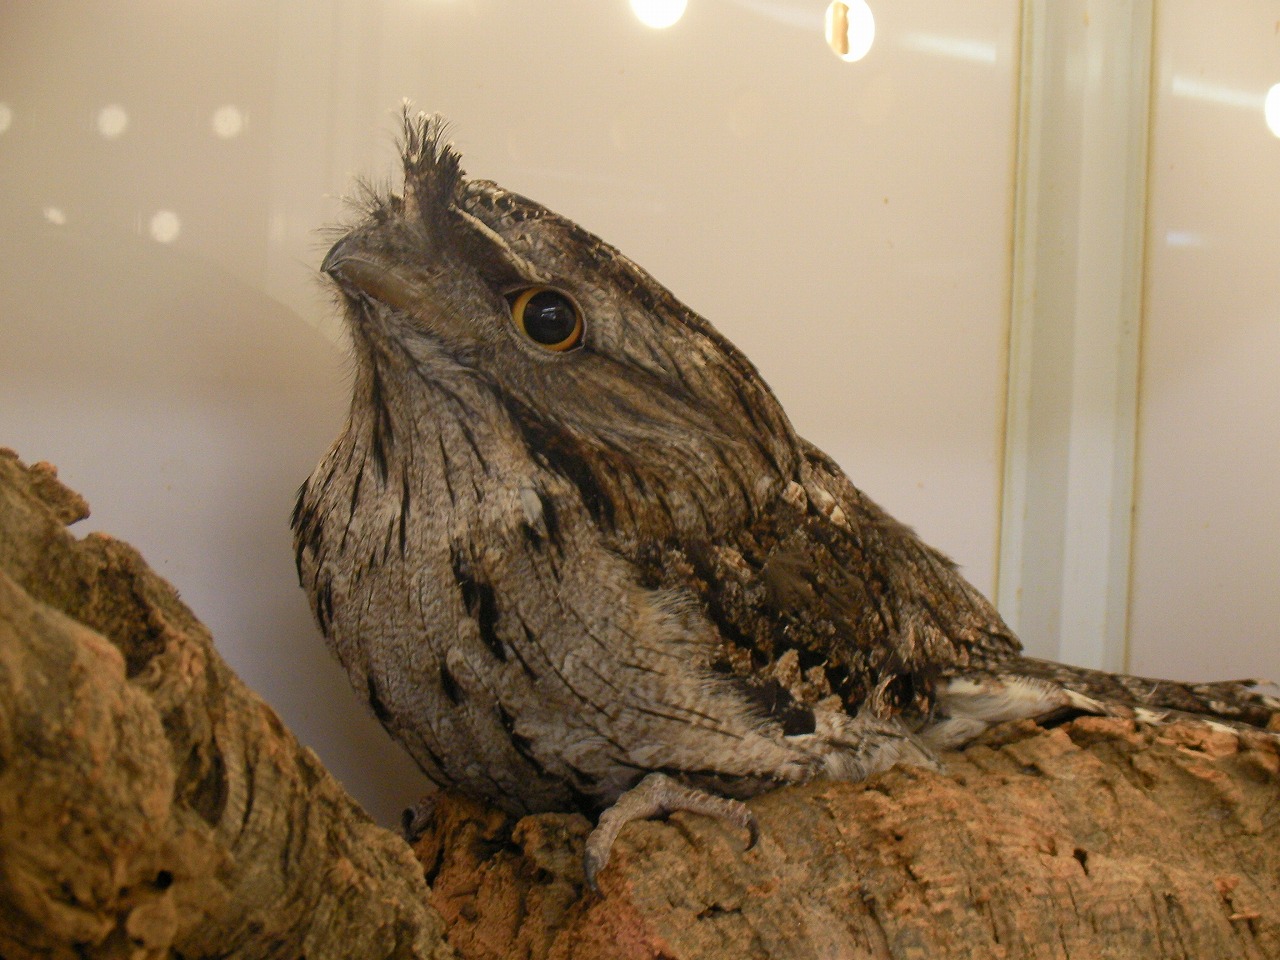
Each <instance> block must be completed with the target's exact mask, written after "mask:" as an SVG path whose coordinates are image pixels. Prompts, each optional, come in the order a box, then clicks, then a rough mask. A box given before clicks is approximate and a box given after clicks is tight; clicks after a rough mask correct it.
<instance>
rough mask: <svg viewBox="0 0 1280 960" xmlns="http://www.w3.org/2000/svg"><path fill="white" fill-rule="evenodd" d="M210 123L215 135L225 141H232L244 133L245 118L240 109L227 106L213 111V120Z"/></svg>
mask: <svg viewBox="0 0 1280 960" xmlns="http://www.w3.org/2000/svg"><path fill="white" fill-rule="evenodd" d="M210 123H211V124H212V126H213V132H214V133H215V134H217V135H218V136H220V137H221V138H222V139H223V140H230V139H231V138H232V137H238V136H240V134H241V133H243V132H244V124H245V117H244V113H242V112H241V110H240V108H239V107H233V106H232V105H231V104H227V105H226V106H225V107H219V108H218V109H217V110H215V111H213V119H212V120H211V121H210Z"/></svg>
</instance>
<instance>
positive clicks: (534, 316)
mask: <svg viewBox="0 0 1280 960" xmlns="http://www.w3.org/2000/svg"><path fill="white" fill-rule="evenodd" d="M511 320H512V322H513V323H515V325H516V328H517V329H518V330H519V331H520V332H521V333H523V334H524V335H525V336H526V337H528V338H529V339H530V340H532V341H533V342H534V343H536V344H537V345H538V346H540V347H545V348H546V349H547V350H554V351H556V352H557V353H563V352H564V351H566V350H572V349H573V348H574V347H577V346H581V344H582V332H583V323H582V311H581V310H579V309H578V305H577V304H576V303H574V302H573V301H572V300H570V299H569V298H568V297H567V296H565V295H564V294H563V293H561V292H560V291H559V290H553V289H552V288H550V287H530V288H529V289H528V290H522V291H520V292H519V293H517V294H514V295H513V296H512V298H511Z"/></svg>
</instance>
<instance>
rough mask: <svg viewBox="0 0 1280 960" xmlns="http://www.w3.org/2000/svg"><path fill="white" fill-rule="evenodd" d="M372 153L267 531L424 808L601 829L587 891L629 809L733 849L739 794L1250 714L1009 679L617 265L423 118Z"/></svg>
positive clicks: (996, 639)
mask: <svg viewBox="0 0 1280 960" xmlns="http://www.w3.org/2000/svg"><path fill="white" fill-rule="evenodd" d="M403 163H404V185H403V189H402V190H401V192H400V193H398V194H397V193H392V192H377V191H373V190H367V191H366V193H367V196H366V197H365V198H364V202H363V209H362V213H361V218H360V220H359V222H358V223H356V224H355V225H354V226H352V227H350V229H348V230H347V231H346V232H345V235H343V236H342V237H341V239H340V240H338V242H337V243H336V244H335V245H334V246H333V248H332V249H331V250H330V251H329V253H328V256H327V257H326V258H325V260H324V263H323V266H322V268H321V269H322V270H323V272H324V273H326V274H327V275H328V276H329V277H330V278H332V281H333V283H334V284H335V286H336V289H337V291H338V293H339V296H340V300H341V303H342V306H343V309H344V310H345V313H346V318H347V321H348V323H349V326H350V333H351V347H352V351H353V353H354V384H353V396H352V402H351V409H350V415H349V419H348V420H347V423H346V425H345V427H344V428H343V429H342V431H341V434H340V435H339V437H338V439H337V441H336V442H335V443H334V445H333V447H332V448H331V449H330V450H329V452H328V453H327V454H326V455H325V456H324V458H323V459H322V460H321V461H320V463H319V465H318V466H317V467H316V469H315V471H314V472H313V473H312V474H311V476H310V478H309V479H308V480H307V481H306V482H305V483H304V484H303V485H302V488H301V490H300V491H299V494H298V499H297V506H296V508H295V510H294V513H293V531H294V541H295V546H296V551H297V566H298V574H299V578H300V580H301V583H302V586H303V588H304V589H305V590H306V592H307V594H308V595H309V597H310V600H311V605H312V608H313V610H314V614H315V619H316V622H317V623H318V624H319V627H320V629H321V631H322V632H323V633H324V635H325V637H326V638H327V640H328V643H329V644H330V646H331V647H332V649H333V650H334V651H335V652H336V654H337V656H338V658H339V660H340V661H341V662H342V664H343V666H344V667H345V668H346V670H347V673H348V674H349V676H350V679H351V682H352V684H353V685H354V687H355V689H356V691H357V692H358V693H359V695H360V696H361V697H363V698H364V699H365V700H366V701H367V702H368V704H369V705H370V707H371V708H372V710H373V712H374V713H375V714H376V715H377V717H378V719H379V720H380V721H381V722H382V723H383V724H384V725H385V726H386V728H387V729H388V730H389V731H390V733H391V734H392V736H394V737H395V738H396V739H397V740H398V741H399V742H400V743H401V744H403V745H404V747H405V748H406V749H407V750H408V751H409V753H410V754H412V756H413V758H414V759H415V760H416V761H417V763H418V764H419V765H420V766H421V767H422V769H423V770H424V771H426V773H427V774H428V776H429V777H430V778H431V779H432V780H433V781H435V782H436V783H438V784H439V785H441V786H442V787H447V788H450V789H453V790H458V791H462V792H464V793H467V794H470V795H473V796H475V797H479V798H483V799H485V800H487V801H490V802H492V803H494V804H496V805H498V806H499V807H501V808H503V809H504V810H507V811H509V812H511V813H513V814H525V813H529V812H537V811H553V810H570V809H581V810H583V811H584V812H587V813H588V814H596V813H599V812H600V811H605V812H604V813H603V815H602V816H601V818H600V821H599V825H598V826H597V828H596V830H595V831H594V832H593V834H592V835H591V837H590V839H589V842H588V849H587V870H588V875H589V877H590V878H592V879H594V877H595V874H596V872H597V871H598V870H599V869H600V868H601V867H602V866H603V864H604V862H605V860H606V859H607V856H608V852H609V848H610V845H611V844H612V842H613V839H614V838H615V836H616V834H617V831H618V829H619V828H620V827H621V826H622V825H623V824H624V823H626V822H627V821H629V820H631V819H634V818H636V817H650V816H655V815H661V814H663V813H667V812H670V811H673V810H677V809H684V810H692V811H697V812H702V813H708V814H712V815H716V816H721V817H727V818H729V819H730V820H732V821H734V822H737V823H739V824H741V825H742V826H743V827H745V828H747V829H749V830H751V832H752V836H753V837H754V831H755V823H754V819H753V818H752V815H751V813H750V811H749V810H748V808H747V807H746V806H745V804H743V803H742V800H743V799H745V798H748V797H750V796H752V795H754V794H756V793H758V792H760V791H763V790H766V789H769V788H771V787H774V786H776V785H779V784H786V783H797V782H801V781H806V780H810V779H812V778H814V777H832V778H838V779H844V780H857V779H861V778H864V777H867V776H868V775H870V774H872V773H874V772H876V771H879V770H883V769H885V768H887V767H889V766H891V765H893V764H895V763H898V762H906V763H913V764H935V763H936V762H937V760H936V757H937V755H938V751H940V750H942V749H944V748H948V747H953V746H955V745H958V744H961V743H963V742H965V741H967V740H969V739H971V738H973V737H974V736H976V735H977V734H978V733H980V732H981V731H982V730H984V729H985V728H986V727H988V726H989V725H990V724H992V723H996V722H1000V721H1004V720H1011V719H1015V718H1022V717H1034V718H1052V717H1057V716H1062V715H1064V714H1068V713H1072V712H1080V711H1084V712H1097V713H1128V714H1129V715H1135V714H1136V715H1137V716H1139V717H1142V718H1147V719H1158V718H1159V717H1161V716H1165V715H1168V714H1169V713H1191V714H1202V715H1209V716H1213V717H1216V718H1220V719H1221V720H1222V721H1224V722H1228V723H1233V724H1242V725H1252V726H1265V725H1266V724H1267V723H1268V722H1269V721H1270V720H1271V717H1272V714H1273V713H1274V712H1275V711H1276V709H1277V707H1278V706H1280V705H1278V704H1277V702H1276V701H1275V700H1274V699H1272V698H1271V697H1268V696H1266V695H1264V694H1263V693H1262V692H1260V691H1259V690H1257V689H1255V688H1254V687H1253V686H1251V685H1250V682H1248V681H1240V682H1223V683H1216V684H1200V685H1188V684H1180V683H1173V682H1163V681H1152V680H1142V679H1137V678H1133V677H1126V676H1116V675H1109V674H1103V673H1097V672H1092V671H1087V670H1083V669H1078V668H1073V667H1066V666H1062V665H1058V664H1053V663H1049V662H1045V661H1040V660H1034V659H1030V658H1027V657H1024V656H1022V655H1021V653H1020V645H1019V643H1018V640H1017V639H1016V637H1015V636H1014V635H1013V633H1012V632H1011V631H1010V629H1009V628H1008V627H1007V626H1006V625H1005V623H1004V622H1003V621H1002V620H1001V618H1000V616H999V614H998V613H997V612H996V611H995V609H994V608H993V607H992V605H991V604H990V603H988V601H987V600H986V599H985V598H984V597H983V596H982V595H981V594H980V593H979V592H978V591H977V590H976V589H974V588H973V587H972V586H970V584H969V583H967V582H966V581H965V580H964V578H963V577H962V576H961V575H960V574H959V573H958V572H957V570H956V567H955V566H954V565H953V564H952V563H951V562H950V561H949V560H948V559H947V558H946V557H944V556H942V555H941V554H940V553H939V552H938V551H936V550H934V549H932V548H930V547H929V546H927V545H925V544H924V543H922V542H921V541H920V540H919V539H918V538H917V537H916V536H915V535H914V534H913V532H912V531H911V530H910V529H909V528H907V527H906V526H903V525H902V524H900V523H898V522H897V521H896V520H894V519H893V518H892V517H890V516H888V515H887V514H886V513H885V512H884V511H883V510H881V509H880V508H879V507H878V506H876V504H875V503H873V502H872V501H871V500H869V499H868V498H867V497H866V496H864V495H863V494H862V493H861V492H860V491H859V490H858V489H856V488H855V487H854V486H853V484H852V483H850V481H849V479H848V478H847V477H846V476H845V474H844V473H843V471H842V470H841V469H840V467H839V466H837V465H836V464H835V463H834V462H833V461H832V460H831V459H830V458H829V457H827V456H826V455H825V454H823V452H822V451H821V450H819V449H818V448H817V447H815V446H813V445H812V444H810V443H808V442H807V441H805V440H803V439H802V438H800V437H799V436H797V435H796V433H795V431H794V430H793V429H792V426H791V423H790V422H789V421H788V419H787V416H786V414H785V413H784V412H783V410H782V407H781V406H780V405H779V403H778V401H777V399H776V398H775V397H774V395H773V394H772V392H770V390H769V388H768V386H766V385H765V383H764V381H763V380H762V379H761V377H760V375H759V374H758V373H757V371H756V369H755V367H754V366H752V364H751V363H750V361H748V360H747V359H746V357H744V356H743V355H742V353H740V352H739V351H738V350H737V349H736V348H735V347H734V346H733V344H731V343H730V342H729V341H728V340H726V339H725V338H724V337H723V336H722V335H721V334H720V333H718V332H717V331H716V330H715V328H713V327H712V326H711V325H710V324H709V323H708V322H707V321H706V320H704V319H703V318H702V317H700V316H698V315H697V314H695V313H693V312H692V311H691V310H689V309H688V308H687V307H685V306H684V305H683V304H682V303H680V302H679V301H678V300H676V298H675V297H674V296H672V295H671V294H670V293H669V292H668V291H667V290H666V289H664V288H663V287H662V286H661V285H659V284H658V283H657V282H656V281H655V280H654V279H653V278H652V277H650V276H649V275H648V274H647V273H645V272H644V271H643V270H642V269H640V268H639V267H638V266H636V264H634V263H632V262H631V261H630V260H628V259H627V258H626V257H625V256H623V255H622V254H621V253H619V252H618V251H617V250H615V249H614V248H613V247H611V246H609V245H608V244H606V243H604V242H602V241H601V240H599V239H597V238H596V237H594V236H592V235H591V234H590V233H588V232H587V231H585V230H583V229H582V228H581V227H579V226H577V225H576V224H574V223H573V222H571V221H569V220H567V219H565V218H564V217H561V216H558V215H556V214H555V213H553V212H552V211H550V210H548V209H546V208H545V207H542V206H540V205H539V204H537V203H535V202H533V201H531V200H528V199H526V198H524V197H522V196H519V195H518V194H515V193H511V192H509V191H507V190H504V189H503V188H502V187H499V186H498V185H496V184H494V183H491V182H488V181H485V180H471V179H467V178H466V177H465V176H464V175H463V172H462V169H461V167H460V160H459V156H458V154H457V152H456V151H455V150H454V149H453V148H452V146H450V145H449V144H447V143H446V141H445V139H444V136H443V125H442V123H441V121H440V120H439V119H438V118H435V117H427V116H424V115H411V114H410V112H409V111H408V110H407V109H406V112H405V123H404V135H403Z"/></svg>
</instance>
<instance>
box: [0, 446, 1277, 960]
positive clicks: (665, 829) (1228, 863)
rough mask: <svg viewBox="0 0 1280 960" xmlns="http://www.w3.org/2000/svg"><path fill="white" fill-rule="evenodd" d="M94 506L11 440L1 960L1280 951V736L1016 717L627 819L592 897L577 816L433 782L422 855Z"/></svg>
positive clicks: (3, 471)
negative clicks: (76, 529)
mask: <svg viewBox="0 0 1280 960" xmlns="http://www.w3.org/2000/svg"><path fill="white" fill-rule="evenodd" d="M85 513H86V507H85V505H84V502H83V501H82V500H81V499H80V498H79V497H77V496H76V495H75V494H74V493H71V492H70V491H68V490H67V489H66V488H64V487H63V486H62V485H61V484H59V483H58V481H57V479H56V477H55V475H54V473H53V471H52V469H51V468H48V467H45V466H41V465H37V466H35V467H31V468H28V467H24V466H23V465H22V464H21V463H19V462H18V460H17V459H16V458H15V457H14V456H13V455H12V454H9V453H0V956H2V957H4V958H7V960H17V958H26V957H73V956H74V957H137V958H143V957H178V956H181V957H301V956H307V957H311V958H321V957H370V958H373V957H441V958H443V957H448V956H452V955H457V956H460V957H464V958H494V960H496V958H504V960H505V958H508V957H512V958H543V957H548V958H565V960H568V958H575V960H588V958H592V960H594V958H618V960H631V958H646V960H658V958H667V960H677V958H678V960H695V958H722V957H729V958H732V960H747V958H756V957H759V958H764V957H768V958H788V960H789V958H841V960H844V958H849V960H857V958H903V960H905V958H925V957H928V958H930V960H945V958H960V957H978V958H988V957H990V958H1008V960H1018V958H1033V960H1040V958H1046V960H1048V958H1055V960H1057V958H1062V960H1068V958H1069V960H1086V958H1126V960H1127V958H1134V957H1141V958H1228V957H1247V958H1276V957H1280V842H1278V841H1280V754H1278V753H1277V748H1276V741H1275V739H1274V738H1273V737H1269V736H1267V735H1264V734H1256V735H1255V734H1243V735H1239V734H1236V733H1232V732H1226V731H1219V730H1214V729H1210V728H1207V727H1198V726H1193V725H1185V724H1180V725H1171V726H1167V727H1160V728H1144V727H1135V726H1134V725H1133V724H1132V723H1129V722H1127V721H1121V720H1114V719H1100V718H1082V719H1078V720H1076V721H1074V722H1072V723H1069V724H1066V725H1063V726H1060V727H1057V728H1055V729H1048V730H1046V729H1043V728H1040V727H1037V726H1035V725H1034V724H1030V723H1024V724H1015V725H1010V726H1006V727H1002V728H998V729H997V730H996V731H993V732H992V733H991V734H990V735H988V736H987V737H986V738H984V739H983V740H982V741H980V742H978V743H977V744H974V745H972V746H970V747H969V748H968V749H966V750H964V751H963V752H960V753H956V754H951V755H948V757H947V758H946V759H947V768H946V770H945V772H932V771H927V770H920V769H895V770H892V771H889V772H888V773H886V774H883V775H880V776H877V777H875V778H873V779H872V780H870V781H869V782H867V783H865V784H847V783H830V782H815V783H812V784H809V785H806V786H802V787H794V788H787V789H783V790H778V791H776V792H774V793H771V794H767V795H765V796H762V797H759V798H757V799H755V800H753V801H752V802H751V806H752V808H753V809H754V810H755V812H756V814H757V815H758V817H759V818H760V825H761V832H762V837H761V840H760V843H759V844H758V845H757V846H756V847H755V848H753V849H751V850H744V846H745V841H746V838H745V836H743V835H741V834H740V833H739V832H738V831H737V830H735V829H734V828H732V827H729V826H727V825H726V824H724V823H722V822H719V821H715V820H709V819H706V818H702V817H696V816H690V815H685V814H676V815H674V816H672V817H671V818H670V819H669V820H667V821H666V822H646V823H633V824H631V825H629V826H628V827H627V828H626V829H625V830H624V831H623V833H622V836H621V838H620V839H619V841H618V843H617V845H616V846H615V848H614V853H613V859H612V861H611V862H610V864H609V866H608V867H607V868H606V869H605V870H604V872H603V873H602V874H601V876H600V886H601V892H600V893H599V894H595V893H591V892H588V891H586V890H585V889H584V884H583V874H582V846H583V841H584V839H585V837H586V834H587V832H588V830H589V828H590V824H589V823H588V822H587V821H586V820H585V819H583V818H582V817H580V816H577V815H569V814H544V815H539V816H532V817H525V818H523V819H521V820H519V821H512V820H511V819H509V818H508V817H506V816H504V815H503V814H501V813H498V812H496V811H494V810H492V809H488V808H486V807H483V806H481V805H478V804H476V803H474V802H472V801H468V800H465V799H462V798H459V797H453V796H448V795H445V796H441V797H439V798H438V799H437V800H436V802H435V804H434V807H433V809H432V810H431V811H430V812H429V813H428V814H427V815H426V817H425V818H424V822H425V828H426V832H425V834H424V835H423V837H422V839H421V840H420V841H419V842H418V844H417V845H416V848H415V852H416V853H417V856H418V860H417V861H415V860H414V859H413V857H412V855H411V853H410V851H409V849H408V848H407V847H406V846H405V845H404V844H403V843H402V842H401V841H400V840H399V839H397V838H396V837H394V836H393V835H392V834H390V833H388V832H387V831H385V830H381V829H379V828H378V827H376V826H375V825H373V824H372V823H371V822H369V820H368V819H367V817H365V816H364V814H363V813H362V812H361V811H360V810H359V809H358V807H357V806H356V805H355V803H354V802H353V801H351V800H350V799H349V798H348V797H347V796H346V794H345V793H344V792H343V791H342V789H341V787H339V786H338V785H337V784H336V783H335V782H334V781H333V780H332V778H330V777H329V775H328V774H327V773H326V772H325V771H324V770H323V768H322V767H321V766H320V764H319V762H318V760H317V759H316V758H315V756H314V755H313V754H312V753H311V752H310V751H309V750H306V749H305V748H303V747H301V746H300V745H299V744H298V743H297V742H296V740H294V738H293V737H292V735H291V734H290V733H289V732H288V731H287V730H285V729H284V728H283V727H282V725H281V724H280V722H279V720H278V719H277V717H276V716H275V714H274V713H273V712H272V711H271V710H270V708H269V707H267V706H266V705H265V704H264V703H262V701H261V700H259V699H258V698H257V697H255V696H254V695H253V694H252V693H251V692H250V691H249V690H247V689H246V688H245V687H244V686H243V685H242V684H241V683H240V682H239V680H237V678H236V677H235V676H234V674H232V672H231V671H230V670H229V669H228V668H227V666H226V665H225V664H224V663H223V662H222V660H221V659H220V658H219V657H218V655H217V653H216V652H215V650H214V649H213V646H212V644H211V642H210V638H209V636H208V633H207V631H206V630H205V629H204V628H203V627H202V626H201V625H200V624H199V623H198V622H197V621H196V620H195V619H194V617H193V616H192V615H191V613H190V612H189V611H188V610H187V609H186V608H185V607H184V606H183V605H182V604H181V602H180V601H179V600H178V598H177V596H176V594H175V593H174V592H173V590H172V588H170V587H169V586H168V585H167V584H166V583H165V582H164V581H163V580H161V579H160V578H158V577H156V576H155V575H154V574H153V573H151V572H150V571H149V570H148V569H147V567H146V565H145V564H144V563H143V562H142V560H141V558H140V557H139V556H138V555H137V554H136V552H134V551H133V550H132V549H131V548H129V547H128V546H127V545H125V544H123V543H120V542H119V541H116V540H113V539H111V538H110V537H106V536H102V535H99V534H90V535H88V536H86V537H84V538H83V539H77V538H75V537H74V536H72V535H71V534H70V533H69V532H68V531H67V530H66V528H65V527H66V524H68V523H71V522H73V521H74V520H75V519H77V518H79V517H82V516H84V515H85ZM412 799H413V798H406V802H409V801H411V800H412ZM424 873H425V876H426V879H427V880H429V881H430V883H431V887H430V889H428V887H427V885H426V883H424ZM446 941H447V945H446Z"/></svg>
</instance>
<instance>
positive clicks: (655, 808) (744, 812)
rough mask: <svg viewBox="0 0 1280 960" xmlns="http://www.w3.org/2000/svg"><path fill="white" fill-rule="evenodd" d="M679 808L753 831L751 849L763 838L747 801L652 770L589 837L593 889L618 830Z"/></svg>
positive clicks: (588, 862) (587, 858)
mask: <svg viewBox="0 0 1280 960" xmlns="http://www.w3.org/2000/svg"><path fill="white" fill-rule="evenodd" d="M677 810H685V811H687V812H689V813H700V814H702V815H703V816H706V817H716V818H718V819H721V820H728V821H729V822H730V823H732V824H735V825H737V826H739V827H742V828H743V829H744V830H746V831H747V832H748V834H750V837H749V839H748V841H747V849H748V850H750V849H751V848H752V847H754V846H755V845H756V841H757V840H759V839H760V825H759V824H758V823H757V822H756V815H755V814H754V813H752V812H751V809H750V808H749V807H748V806H747V805H746V804H745V803H743V802H741V801H740V800H730V799H729V798H727V797H717V796H716V795H715V794H711V793H707V792H705V791H703V790H698V789H696V788H694V787H689V786H686V785H685V784H683V783H680V782H678V781H676V780H673V779H671V777H668V776H667V775H666V774H662V773H651V774H649V775H648V776H647V777H645V778H644V779H643V780H641V781H640V782H639V783H638V784H636V785H635V786H634V787H632V788H631V789H630V790H628V791H627V792H626V793H624V794H623V795H622V796H620V797H619V798H618V799H617V801H616V802H615V803H614V805H613V806H611V807H610V808H609V809H608V810H606V811H605V812H604V813H602V814H601V815H600V822H599V823H598V824H596V828H595V829H594V830H592V831H591V835H590V836H588V837H587V851H586V856H585V858H584V859H585V864H584V866H585V868H586V872H587V884H588V885H589V886H590V887H591V889H592V890H596V891H598V890H599V887H597V886H596V875H597V874H599V873H600V871H601V870H603V869H604V866H605V864H606V863H608V862H609V852H610V851H611V850H612V848H613V841H614V840H616V839H617V838H618V832H619V831H620V830H621V829H622V828H623V827H624V826H626V825H627V824H628V823H630V822H631V821H632V820H650V819H652V818H654V817H662V816H666V815H667V814H669V813H675V812H676V811H677Z"/></svg>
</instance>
